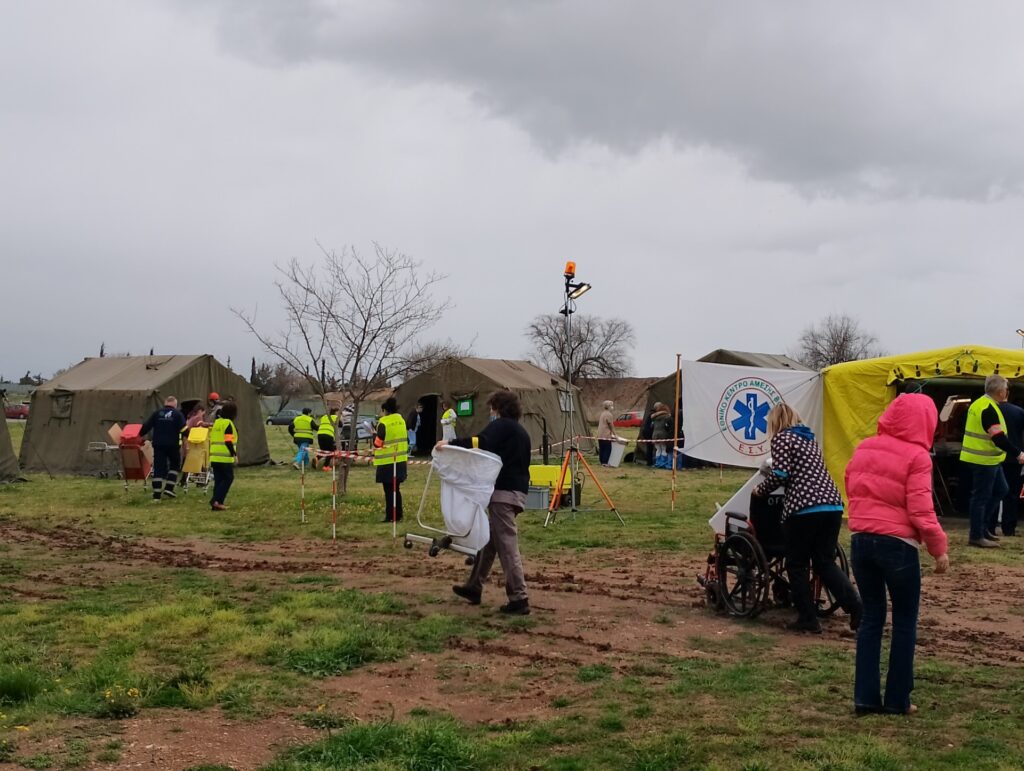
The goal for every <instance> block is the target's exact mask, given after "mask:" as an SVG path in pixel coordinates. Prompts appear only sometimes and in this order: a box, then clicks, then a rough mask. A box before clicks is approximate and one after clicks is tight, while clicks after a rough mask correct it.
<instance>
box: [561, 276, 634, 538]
mask: <svg viewBox="0 0 1024 771" xmlns="http://www.w3.org/2000/svg"><path fill="white" fill-rule="evenodd" d="M564 277H565V293H564V302H563V304H562V310H560V311H559V313H561V314H562V315H563V316H565V343H566V346H565V357H566V361H565V382H566V384H567V385H566V397H567V401H568V409H566V410H565V413H566V423H565V424H564V425H565V427H567V430H565V429H563V437H564V436H565V434H566V433H567V434H568V436H569V449H567V450H566V451H565V458H564V459H563V460H562V470H561V473H560V474H559V475H558V483H557V484H556V485H555V492H554V494H553V495H552V497H551V504H550V506H549V507H548V514H547V516H546V517H545V518H544V527H547V526H548V525H549V524H551V523H552V522H553V521H554V519H555V509H557V508H558V504H559V503H561V500H562V486H563V485H564V484H565V476H566V474H567V473H568V474H569V475H570V479H569V503H570V511H571V512H572V515H573V518H575V516H576V512H577V511H581V509H579V508H578V507H577V504H578V503H579V501H578V500H577V499H576V479H577V478H578V477H579V476H580V470H579V469H580V464H581V463H582V464H583V468H585V469H586V471H587V473H588V474H589V475H590V478H591V479H593V480H594V484H595V485H596V486H597V489H598V490H600V491H601V495H602V496H603V497H604V499H605V502H607V504H608V508H609V509H611V511H612V512H613V513H614V514H615V516H616V517H618V519H619V522H621V523H622V524H623V525H625V524H626V523H625V522H624V521H623V519H622V516H621V515H620V514H619V512H618V510H617V509H616V508H615V504H614V503H612V499H611V498H610V497H609V496H608V493H607V492H605V489H604V488H603V487H602V486H601V483H600V482H598V481H597V477H596V476H595V475H594V470H593V469H592V468H591V467H590V464H589V463H587V460H586V458H584V457H583V453H582V452H580V449H579V447H578V446H577V445H576V440H577V438H578V437H577V436H576V435H575V433H574V431H573V429H574V425H573V408H574V405H575V401H576V400H575V398H574V396H575V394H573V391H572V351H573V340H572V314H574V313H575V312H576V303H575V302H574V301H575V300H576V299H578V298H579V297H581V296H583V295H584V294H586V293H587V292H588V291H590V284H587V283H584V282H582V281H580V282H575V281H573V279H575V278H576V263H575V262H567V263H566V264H565V274H564ZM570 468H571V471H570Z"/></svg>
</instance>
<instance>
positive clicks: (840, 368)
mask: <svg viewBox="0 0 1024 771" xmlns="http://www.w3.org/2000/svg"><path fill="white" fill-rule="evenodd" d="M992 374H999V375H1003V376H1004V377H1007V378H1011V379H1013V378H1021V377H1024V350H1019V351H1017V350H1009V349H1004V348H986V347H985V346H981V345H965V346H960V347H957V348H940V349H938V350H935V351H921V352H920V353H907V354H901V355H899V356H883V357H881V358H878V359H867V360H865V361H851V362H847V363H845V364H836V365H834V366H831V367H826V368H825V369H824V370H822V375H823V377H822V380H823V400H824V405H823V406H824V416H825V421H824V434H825V436H824V454H825V465H826V466H828V470H829V473H831V475H832V478H833V479H834V480H835V481H836V483H837V484H839V486H840V489H842V490H843V492H844V494H845V489H843V488H844V485H843V478H844V474H845V472H846V464H847V463H848V462H849V460H850V457H851V456H852V455H853V450H854V448H856V446H857V445H858V444H859V443H860V442H861V440H863V439H866V438H867V437H869V436H873V435H874V433H875V430H876V428H877V425H878V419H879V418H880V417H881V416H882V413H883V412H884V411H885V408H886V407H887V406H888V405H889V402H891V401H892V400H893V399H895V398H896V394H897V392H898V389H897V386H898V385H899V384H900V383H903V382H906V381H914V380H917V381H927V380H930V379H933V378H965V379H974V380H975V381H978V380H979V379H982V378H984V377H986V376H987V375H992ZM899 390H904V389H899Z"/></svg>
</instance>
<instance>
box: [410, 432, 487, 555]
mask: <svg viewBox="0 0 1024 771" xmlns="http://www.w3.org/2000/svg"><path fill="white" fill-rule="evenodd" d="M499 471H501V458H499V457H498V456H497V455H494V454H493V453H489V452H484V451H483V450H466V449H463V448H461V447H451V446H445V447H442V448H440V449H435V450H434V451H433V453H432V455H431V464H430V470H429V471H428V472H427V482H426V485H425V486H424V488H423V496H422V497H421V498H420V505H419V509H418V510H417V511H416V523H417V525H418V526H419V528H420V530H421V531H423V532H422V533H406V535H405V548H407V549H411V548H412V547H413V544H417V543H422V544H426V545H427V546H429V552H428V553H429V554H430V556H431V557H436V556H437V555H438V554H440V553H441V552H442V551H444V550H449V551H453V552H456V553H458V554H464V555H466V556H467V557H468V558H469V561H470V562H471V561H472V560H473V559H474V558H475V557H476V554H477V552H478V551H480V550H481V549H482V548H483V547H484V546H486V545H487V542H488V541H489V540H490V538H491V530H490V525H489V522H488V520H487V504H488V503H490V500H491V494H492V493H493V492H494V482H495V480H496V479H497V478H498V472H499ZM435 474H436V475H437V476H438V477H439V478H440V480H441V515H442V518H443V520H444V521H443V526H441V527H437V526H434V525H430V524H428V523H427V522H425V521H424V518H423V510H424V508H425V504H426V501H427V496H428V494H429V492H430V482H431V479H432V477H433V476H434V475H435Z"/></svg>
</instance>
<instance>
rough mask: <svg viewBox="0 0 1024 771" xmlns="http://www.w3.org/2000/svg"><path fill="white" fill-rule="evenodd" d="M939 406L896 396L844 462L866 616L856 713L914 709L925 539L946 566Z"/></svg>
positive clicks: (939, 567) (941, 568) (941, 567)
mask: <svg viewBox="0 0 1024 771" xmlns="http://www.w3.org/2000/svg"><path fill="white" fill-rule="evenodd" d="M937 422H938V411H937V410H936V409H935V403H934V402H933V401H932V400H931V399H930V398H929V397H927V396H925V395H924V394H903V395H902V396H898V397H896V399H895V401H893V402H892V403H891V404H890V405H889V407H888V409H886V411H885V414H883V415H882V417H881V418H879V420H878V435H877V436H873V437H870V438H868V439H865V440H864V441H863V442H861V443H860V445H859V446H858V447H857V449H856V451H855V452H854V453H853V458H852V459H851V460H850V463H849V465H848V466H847V467H846V494H847V497H848V498H849V501H850V506H849V509H848V511H849V517H850V521H849V527H850V532H851V533H852V534H853V535H852V537H851V539H850V542H851V555H850V557H851V559H850V562H851V564H852V566H853V574H854V576H855V577H856V579H857V588H858V589H860V596H861V600H862V601H863V603H864V615H863V618H862V619H861V624H860V629H858V630H857V664H856V676H855V678H854V686H853V703H854V708H855V709H856V711H857V712H858V713H866V712H891V713H897V714H904V715H906V714H911V713H913V712H916V711H917V708H916V707H915V706H914V705H913V704H911V703H910V692H911V691H912V690H913V689H914V648H915V647H916V645H917V613H918V607H919V605H920V603H921V562H920V558H919V555H918V550H919V549H920V547H921V545H922V544H924V545H925V547H926V548H927V549H928V553H929V554H931V555H932V556H933V557H934V558H935V572H936V573H944V572H946V569H947V568H948V567H949V556H948V543H947V539H946V534H945V533H944V532H943V530H942V527H941V526H940V525H939V521H938V519H937V518H936V516H935V507H934V504H933V502H932V459H931V454H930V452H929V450H931V446H932V440H933V438H934V436H935V425H936V423H937ZM887 592H888V595H889V597H891V598H892V643H891V646H890V650H889V672H888V675H887V676H886V681H885V696H884V698H883V696H882V692H881V684H880V682H879V665H880V660H881V651H882V628H883V627H884V626H885V616H886V593H887Z"/></svg>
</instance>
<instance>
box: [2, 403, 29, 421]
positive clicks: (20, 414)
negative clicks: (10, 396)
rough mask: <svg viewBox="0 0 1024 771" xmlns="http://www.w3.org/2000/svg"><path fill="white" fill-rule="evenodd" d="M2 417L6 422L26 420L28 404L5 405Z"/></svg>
mask: <svg viewBox="0 0 1024 771" xmlns="http://www.w3.org/2000/svg"><path fill="white" fill-rule="evenodd" d="M4 417H6V418H7V419H8V420H28V402H23V403H21V404H7V405H5V406H4Z"/></svg>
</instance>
